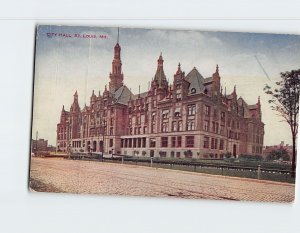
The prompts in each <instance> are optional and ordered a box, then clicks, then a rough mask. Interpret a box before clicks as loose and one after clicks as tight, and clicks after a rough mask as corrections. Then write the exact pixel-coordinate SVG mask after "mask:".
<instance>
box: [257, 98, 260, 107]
mask: <svg viewBox="0 0 300 233" xmlns="http://www.w3.org/2000/svg"><path fill="white" fill-rule="evenodd" d="M257 105H258V106H260V96H258V99H257Z"/></svg>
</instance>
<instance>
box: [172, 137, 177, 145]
mask: <svg viewBox="0 0 300 233" xmlns="http://www.w3.org/2000/svg"><path fill="white" fill-rule="evenodd" d="M171 142H172V147H176V137H172V141H171Z"/></svg>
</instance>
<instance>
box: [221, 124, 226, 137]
mask: <svg viewBox="0 0 300 233" xmlns="http://www.w3.org/2000/svg"><path fill="white" fill-rule="evenodd" d="M224 132H225V131H224V125H221V129H220V134H222V135H223V134H224Z"/></svg>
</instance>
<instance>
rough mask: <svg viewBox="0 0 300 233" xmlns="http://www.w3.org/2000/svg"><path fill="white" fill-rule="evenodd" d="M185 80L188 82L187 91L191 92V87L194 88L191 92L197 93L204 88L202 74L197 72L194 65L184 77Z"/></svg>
mask: <svg viewBox="0 0 300 233" xmlns="http://www.w3.org/2000/svg"><path fill="white" fill-rule="evenodd" d="M185 80H186V81H187V82H189V83H190V86H189V93H191V90H192V89H195V90H196V91H195V92H194V93H193V94H198V93H200V92H203V90H204V88H205V87H204V85H203V83H204V78H203V76H202V75H201V74H200V73H199V72H198V70H197V69H196V67H194V68H193V69H192V70H191V71H190V72H189V73H188V74H187V76H186V77H185Z"/></svg>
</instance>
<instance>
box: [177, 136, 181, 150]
mask: <svg viewBox="0 0 300 233" xmlns="http://www.w3.org/2000/svg"><path fill="white" fill-rule="evenodd" d="M177 147H181V136H178V137H177Z"/></svg>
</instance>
